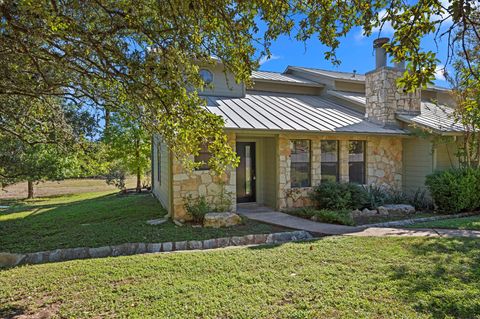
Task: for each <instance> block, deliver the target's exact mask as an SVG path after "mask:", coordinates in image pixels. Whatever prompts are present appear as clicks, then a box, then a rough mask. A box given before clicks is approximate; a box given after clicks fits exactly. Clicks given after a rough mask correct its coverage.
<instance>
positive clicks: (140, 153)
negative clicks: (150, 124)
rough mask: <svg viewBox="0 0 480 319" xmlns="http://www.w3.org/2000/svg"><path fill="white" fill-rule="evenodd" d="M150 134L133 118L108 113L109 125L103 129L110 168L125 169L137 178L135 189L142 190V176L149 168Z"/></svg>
mask: <svg viewBox="0 0 480 319" xmlns="http://www.w3.org/2000/svg"><path fill="white" fill-rule="evenodd" d="M150 141H151V136H150V134H149V132H148V131H147V130H145V128H144V127H143V126H142V123H141V122H139V121H138V120H137V119H135V118H127V117H125V116H122V115H121V114H118V113H114V114H111V115H110V125H109V127H108V129H107V130H106V131H105V138H104V142H105V143H106V144H107V147H108V153H109V158H110V165H111V169H113V170H116V171H118V170H122V169H123V170H125V171H127V173H130V174H134V175H135V176H136V179H137V183H136V190H137V192H141V190H142V178H143V177H144V176H145V174H146V173H147V171H148V170H149V169H150V150H151V142H150Z"/></svg>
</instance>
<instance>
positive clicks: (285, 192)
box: [277, 134, 402, 209]
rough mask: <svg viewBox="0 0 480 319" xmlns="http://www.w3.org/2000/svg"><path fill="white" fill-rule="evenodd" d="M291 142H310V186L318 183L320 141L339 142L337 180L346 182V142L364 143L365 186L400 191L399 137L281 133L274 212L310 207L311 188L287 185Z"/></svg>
mask: <svg viewBox="0 0 480 319" xmlns="http://www.w3.org/2000/svg"><path fill="white" fill-rule="evenodd" d="M292 139H309V140H310V141H311V181H312V184H311V185H312V187H313V186H316V185H318V184H319V183H320V180H321V165H320V164H321V163H320V155H321V147H320V141H321V140H339V141H340V143H339V144H340V145H339V147H340V158H339V163H340V167H339V178H340V181H342V182H348V180H349V168H348V141H349V140H364V141H366V180H367V184H377V185H384V186H388V187H392V188H395V189H400V188H401V186H402V140H401V138H399V137H383V136H361V135H334V136H332V135H330V136H328V135H325V136H318V135H312V136H306V135H301V134H281V135H279V138H278V148H279V161H278V169H277V171H278V172H279V179H278V180H279V183H278V192H277V205H278V209H288V208H296V207H303V206H309V205H311V204H312V203H311V201H310V198H309V193H310V192H311V190H312V187H303V188H292V187H291V182H290V164H291V162H290V154H291V144H290V140H292Z"/></svg>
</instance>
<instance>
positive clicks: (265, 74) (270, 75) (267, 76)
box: [252, 71, 323, 86]
mask: <svg viewBox="0 0 480 319" xmlns="http://www.w3.org/2000/svg"><path fill="white" fill-rule="evenodd" d="M252 79H253V80H257V81H269V82H270V81H275V82H277V81H280V82H287V83H292V84H307V85H313V86H323V85H322V84H320V83H317V82H313V81H310V80H307V79H303V78H301V77H298V76H294V75H290V74H283V73H279V72H271V71H253V72H252Z"/></svg>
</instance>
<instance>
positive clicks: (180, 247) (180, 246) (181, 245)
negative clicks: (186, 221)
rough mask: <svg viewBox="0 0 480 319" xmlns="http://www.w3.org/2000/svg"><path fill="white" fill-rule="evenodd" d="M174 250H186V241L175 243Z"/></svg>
mask: <svg viewBox="0 0 480 319" xmlns="http://www.w3.org/2000/svg"><path fill="white" fill-rule="evenodd" d="M175 250H187V242H186V241H177V242H175Z"/></svg>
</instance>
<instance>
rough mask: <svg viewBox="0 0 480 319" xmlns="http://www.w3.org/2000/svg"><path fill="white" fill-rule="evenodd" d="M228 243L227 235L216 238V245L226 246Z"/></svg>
mask: <svg viewBox="0 0 480 319" xmlns="http://www.w3.org/2000/svg"><path fill="white" fill-rule="evenodd" d="M228 245H230V238H228V237H222V238H217V246H218V247H227V246H228Z"/></svg>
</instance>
